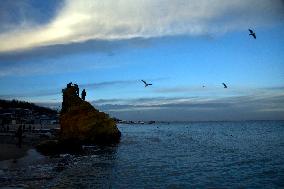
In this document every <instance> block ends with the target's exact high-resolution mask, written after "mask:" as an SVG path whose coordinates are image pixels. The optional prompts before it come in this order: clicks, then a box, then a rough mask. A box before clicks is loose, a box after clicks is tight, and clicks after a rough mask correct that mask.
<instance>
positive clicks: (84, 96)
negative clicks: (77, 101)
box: [81, 89, 87, 100]
mask: <svg viewBox="0 0 284 189" xmlns="http://www.w3.org/2000/svg"><path fill="white" fill-rule="evenodd" d="M86 95H87V93H86V90H85V89H83V91H82V93H81V96H82V100H85V98H86Z"/></svg>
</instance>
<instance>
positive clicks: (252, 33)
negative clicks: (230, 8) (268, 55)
mask: <svg viewBox="0 0 284 189" xmlns="http://www.w3.org/2000/svg"><path fill="white" fill-rule="evenodd" d="M249 35H251V36H253V38H255V39H256V35H255V33H254V32H253V31H252V30H251V29H249Z"/></svg>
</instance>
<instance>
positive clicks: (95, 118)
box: [60, 86, 121, 144]
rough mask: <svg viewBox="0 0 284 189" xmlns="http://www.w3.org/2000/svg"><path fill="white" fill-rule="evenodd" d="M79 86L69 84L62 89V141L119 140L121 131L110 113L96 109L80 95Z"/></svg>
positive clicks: (106, 141) (108, 142) (99, 141)
mask: <svg viewBox="0 0 284 189" xmlns="http://www.w3.org/2000/svg"><path fill="white" fill-rule="evenodd" d="M77 90H78V88H76V87H74V86H68V87H67V88H65V89H63V90H62V93H63V102H62V110H61V112H60V127H61V134H60V140H61V141H78V142H80V143H92V144H112V143H117V142H119V139H120V136H121V133H120V131H119V130H118V128H117V126H116V123H115V121H114V120H113V119H112V118H110V117H109V115H108V114H105V113H104V112H100V111H98V110H97V109H95V108H94V107H93V106H92V105H91V104H90V103H89V102H86V101H84V100H82V99H81V98H80V97H79V96H78V91H77Z"/></svg>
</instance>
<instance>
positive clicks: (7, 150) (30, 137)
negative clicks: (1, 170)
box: [0, 130, 55, 162]
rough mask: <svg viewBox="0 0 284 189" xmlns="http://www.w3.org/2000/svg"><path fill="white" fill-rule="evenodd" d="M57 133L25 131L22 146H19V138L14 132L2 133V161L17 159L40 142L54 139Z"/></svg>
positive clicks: (0, 155) (0, 134) (0, 150)
mask: <svg viewBox="0 0 284 189" xmlns="http://www.w3.org/2000/svg"><path fill="white" fill-rule="evenodd" d="M54 138H55V135H54V134H51V133H50V132H45V133H42V132H38V130H33V131H32V132H29V131H28V132H24V133H23V138H22V147H21V148H19V147H18V145H17V144H18V138H17V137H15V134H14V133H12V132H1V133H0V162H1V161H6V160H16V159H19V158H22V157H24V156H26V155H27V152H28V150H30V149H33V148H35V147H36V145H38V144H39V143H40V142H42V141H45V140H49V139H54Z"/></svg>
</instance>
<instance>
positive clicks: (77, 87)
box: [74, 84, 79, 96]
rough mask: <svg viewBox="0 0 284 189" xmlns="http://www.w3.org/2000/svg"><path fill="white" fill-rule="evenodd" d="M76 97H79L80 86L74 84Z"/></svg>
mask: <svg viewBox="0 0 284 189" xmlns="http://www.w3.org/2000/svg"><path fill="white" fill-rule="evenodd" d="M74 87H75V90H76V95H77V96H79V86H78V85H77V84H74Z"/></svg>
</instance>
